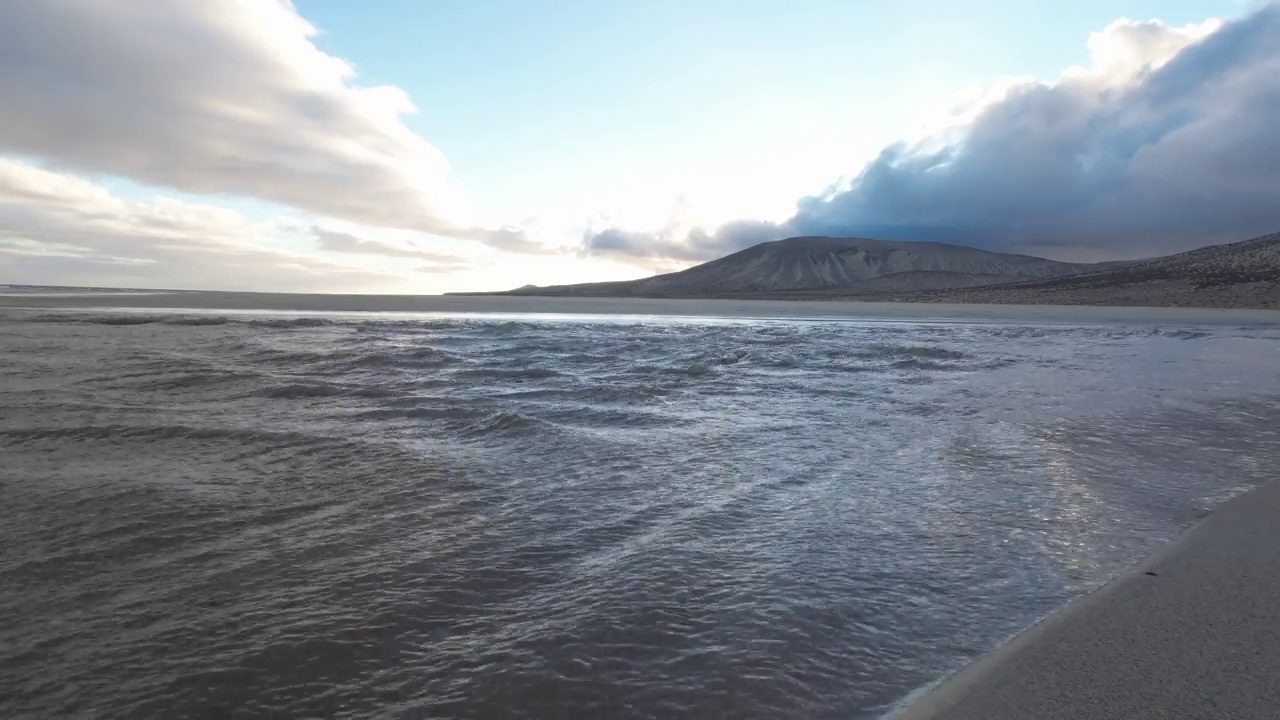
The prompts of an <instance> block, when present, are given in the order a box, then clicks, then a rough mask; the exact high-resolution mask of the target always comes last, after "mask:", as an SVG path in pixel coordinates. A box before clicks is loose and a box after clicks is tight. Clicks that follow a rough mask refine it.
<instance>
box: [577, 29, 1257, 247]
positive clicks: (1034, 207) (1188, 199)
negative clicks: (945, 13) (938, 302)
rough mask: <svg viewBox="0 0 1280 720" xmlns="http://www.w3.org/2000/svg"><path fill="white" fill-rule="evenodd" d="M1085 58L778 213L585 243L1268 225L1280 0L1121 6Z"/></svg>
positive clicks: (1112, 240) (1043, 234)
mask: <svg viewBox="0 0 1280 720" xmlns="http://www.w3.org/2000/svg"><path fill="white" fill-rule="evenodd" d="M1088 47H1089V51H1090V59H1091V62H1090V64H1089V66H1087V67H1076V68H1071V69H1068V70H1067V71H1065V72H1064V73H1063V74H1062V75H1061V76H1060V77H1059V78H1057V79H1056V80H1054V81H1051V82H1042V81H1035V80H1022V81H1016V82H1006V83H1003V84H1001V86H1000V87H999V88H998V90H997V91H996V92H994V93H993V94H992V96H990V97H987V98H984V99H983V100H981V101H979V103H977V104H976V105H971V106H969V107H966V108H962V109H961V111H960V112H957V113H956V117H957V118H958V122H957V124H954V125H951V126H949V127H945V128H942V129H940V130H938V131H936V132H934V133H933V134H931V135H929V136H927V137H925V138H922V139H920V140H917V141H915V142H909V143H908V142H902V143H898V144H894V145H891V146H889V147H887V148H885V149H884V150H883V151H882V152H881V153H880V154H879V156H878V157H877V158H875V159H874V160H873V161H872V162H871V163H869V164H868V165H867V166H866V167H865V168H863V169H862V171H861V172H860V173H859V174H858V175H857V176H856V177H855V178H854V179H853V180H852V181H851V182H849V183H845V184H842V185H838V186H835V187H832V188H830V189H829V190H827V191H826V192H824V193H820V194H818V195H815V196H812V197H806V198H802V199H800V200H799V201H798V203H797V208H796V213H795V215H794V216H793V217H791V218H790V219H789V220H787V221H785V222H782V223H779V224H777V225H771V224H768V223H751V222H743V223H732V224H729V225H727V226H725V227H722V228H720V229H719V230H717V231H715V232H710V233H709V232H706V231H705V230H697V229H695V230H693V231H690V232H687V233H684V234H683V235H680V236H678V237H671V236H669V235H666V236H664V234H663V233H661V232H659V233H648V234H644V233H620V232H618V231H616V230H615V229H612V228H611V229H605V230H602V231H599V232H593V233H590V234H589V235H588V237H587V238H586V239H585V241H584V244H585V247H586V248H587V249H588V251H589V252H595V253H601V252H603V253H629V254H631V255H634V256H638V257H649V256H651V255H652V254H654V253H657V254H659V255H661V256H663V257H670V258H679V259H682V260H705V259H709V258H711V257H715V256H717V255H720V254H723V253H724V252H727V251H732V250H736V249H740V248H742V247H747V246H749V245H752V244H755V243H757V242H760V241H761V240H762V239H776V238H778V237H785V236H788V235H852V236H869V237H879V238H884V239H897V240H935V241H944V242H960V243H966V244H972V245H978V246H985V247H990V248H994V249H1008V250H1023V251H1035V252H1044V253H1046V254H1050V255H1055V256H1058V257H1064V258H1070V257H1090V258H1105V257H1134V256H1139V255H1150V254H1159V253H1165V252H1176V251H1180V250H1185V249H1189V248H1191V247H1195V246H1199V245H1204V244H1208V243H1213V242H1225V241H1231V240H1241V239H1245V238H1248V237H1253V236H1257V235H1262V234H1266V233H1268V232H1274V231H1276V230H1277V229H1280V132H1277V130H1276V128H1280V6H1277V5H1268V6H1265V7H1263V8H1261V9H1258V10H1256V11H1254V12H1253V13H1251V14H1249V15H1247V16H1245V17H1243V18H1240V19H1238V20H1235V21H1232V22H1228V23H1216V22H1209V23H1205V24H1201V25H1190V26H1186V27H1182V28H1175V27H1171V26H1169V25H1166V24H1165V23H1162V22H1160V21H1148V22H1136V21H1131V20H1120V21H1117V22H1116V23H1114V24H1112V25H1111V26H1110V27H1108V28H1106V29H1105V30H1103V31H1101V32H1099V33H1095V34H1094V35H1093V36H1092V37H1090V38H1089V42H1088Z"/></svg>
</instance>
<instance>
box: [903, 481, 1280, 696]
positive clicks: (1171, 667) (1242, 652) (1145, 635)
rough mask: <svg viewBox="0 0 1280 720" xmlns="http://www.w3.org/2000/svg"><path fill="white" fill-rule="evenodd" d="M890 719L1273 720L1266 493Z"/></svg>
mask: <svg viewBox="0 0 1280 720" xmlns="http://www.w3.org/2000/svg"><path fill="white" fill-rule="evenodd" d="M890 717H892V718H893V719H894V720H923V719H925V718H946V719H948V720H970V719H972V720H1002V719H1004V718H1009V719H1010V720H1012V719H1014V718H1017V719H1018V720H1025V719H1029V718H1037V719H1039V720H1056V719H1058V718H1062V719H1064V720H1066V719H1068V718H1070V719H1072V720H1075V719H1078V718H1090V719H1091V720H1107V719H1110V718H1115V719H1117V720H1119V719H1120V718H1125V719H1133V718H1163V719H1169V718H1232V719H1233V720H1243V719H1249V718H1259V719H1261V718H1268V719H1271V718H1276V717H1280V483H1275V484H1272V485H1269V486H1266V487H1263V488H1260V489H1258V490H1254V491H1253V492H1250V493H1247V494H1245V495H1243V496H1241V497H1238V498H1235V499H1234V500H1231V501H1230V502H1228V503H1226V504H1224V505H1223V506H1222V507H1220V508H1219V509H1218V510H1217V511H1215V512H1214V513H1213V514H1212V515H1210V516H1209V517H1207V518H1205V519H1204V520H1202V521H1201V522H1200V523H1199V524H1197V525H1196V526H1195V527H1193V528H1192V529H1191V530H1189V531H1188V532H1187V533H1185V534H1184V535H1183V536H1181V537H1180V538H1178V539H1177V540H1175V541H1174V542H1173V543H1171V544H1170V545H1169V546H1167V547H1166V548H1165V549H1164V550H1162V551H1161V552H1159V553H1157V554H1156V555H1155V556H1154V557H1152V558H1150V559H1149V560H1147V561H1145V562H1143V563H1142V564H1140V565H1138V566H1137V567H1135V568H1134V569H1133V570H1132V571H1130V572H1129V573H1128V574H1126V575H1124V576H1122V577H1121V578H1119V579H1117V580H1115V581H1112V582H1111V583H1109V584H1107V585H1105V586H1104V587H1102V588H1101V589H1099V590H1098V591H1096V592H1094V593H1092V594H1090V595H1087V596H1085V597H1083V598H1081V599H1080V600H1077V601H1076V602H1073V603H1071V604H1070V605H1068V606H1067V607H1066V608H1064V609H1063V610H1061V611H1060V612H1058V613H1055V614H1054V615H1051V616H1050V617H1049V618H1047V619H1045V620H1044V621H1042V622H1041V623H1040V624H1038V625H1036V626H1035V627H1033V628H1031V629H1030V630H1028V631H1026V632H1025V633H1023V634H1022V635H1020V636H1018V637H1017V638H1015V639H1014V640H1012V641H1011V642H1009V643H1007V644H1006V645H1004V646H1003V647H1001V648H999V649H997V650H996V651H995V652H993V653H991V654H989V655H987V656H985V657H983V658H981V659H979V660H978V661H976V662H974V663H972V664H971V665H969V666H968V667H966V668H964V669H962V670H961V671H960V672H959V673H957V674H956V675H954V676H952V677H951V678H949V679H947V680H945V681H943V682H942V683H941V684H940V685H938V686H936V687H935V688H933V689H932V690H930V691H928V692H926V693H925V694H924V695H923V696H922V697H920V698H919V699H918V700H916V701H915V702H914V703H912V704H910V705H909V706H908V707H906V708H905V709H904V710H902V711H900V712H898V713H896V714H891V715H890Z"/></svg>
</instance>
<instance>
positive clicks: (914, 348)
mask: <svg viewBox="0 0 1280 720" xmlns="http://www.w3.org/2000/svg"><path fill="white" fill-rule="evenodd" d="M854 357H860V358H867V359H875V358H894V357H902V358H924V359H929V360H963V359H965V358H967V357H969V355H967V354H966V353H963V352H960V351H959V350H948V349H947V348H942V347H934V346H931V345H886V344H880V345H871V346H869V347H868V348H867V349H866V350H863V351H861V352H857V353H854Z"/></svg>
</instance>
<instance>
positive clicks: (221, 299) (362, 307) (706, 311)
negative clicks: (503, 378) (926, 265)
mask: <svg viewBox="0 0 1280 720" xmlns="http://www.w3.org/2000/svg"><path fill="white" fill-rule="evenodd" d="M0 308H44V309H57V308H63V309H77V308H78V309H97V310H114V309H130V310H179V311H181V310H191V311H201V312H208V311H216V310H227V311H257V312H282V313H352V312H357V313H365V312H380V313H425V314H437V315H450V316H452V315H465V314H507V313H520V314H532V315H657V316H704V317H717V318H794V319H815V320H824V319H826V320H840V319H850V320H856V319H870V320H914V321H939V322H988V321H989V322H1006V321H1017V322H1037V323H1069V324H1075V323H1085V324H1091V323H1112V322H1121V323H1141V324H1172V325H1276V324H1280V311H1276V310H1257V309H1239V308H1237V309H1230V310H1226V309H1208V308H1181V307H1179V308H1172V307H1118V306H1070V305H1000V304H985V305H954V304H946V303H897V302H861V301H841V300H826V301H815V302H797V301H794V300H727V299H712V300H677V299H659V298H588V297H523V296H517V295H495V296H465V295H318V294H317V295H307V294H292V293H241V292H161V291H157V292H146V293H142V292H139V293H123V294H122V293H90V292H76V293H63V294H47V293H21V294H13V293H10V294H6V293H0Z"/></svg>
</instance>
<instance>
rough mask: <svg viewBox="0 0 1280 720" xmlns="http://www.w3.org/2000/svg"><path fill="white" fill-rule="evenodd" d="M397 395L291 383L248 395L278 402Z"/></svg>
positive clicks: (390, 391)
mask: <svg viewBox="0 0 1280 720" xmlns="http://www.w3.org/2000/svg"><path fill="white" fill-rule="evenodd" d="M398 394H399V393H398V392H397V391H395V390H393V389H390V388H383V387H375V386H356V387H351V386H347V385H335V384H329V383H309V382H291V383H286V384H284V385H272V386H269V387H265V388H261V389H259V390H255V391H253V392H251V393H248V395H249V396H251V397H263V398H275V399H278V400H302V399H307V398H331V397H355V398H370V399H379V398H390V397H395V396H396V395H398Z"/></svg>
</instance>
